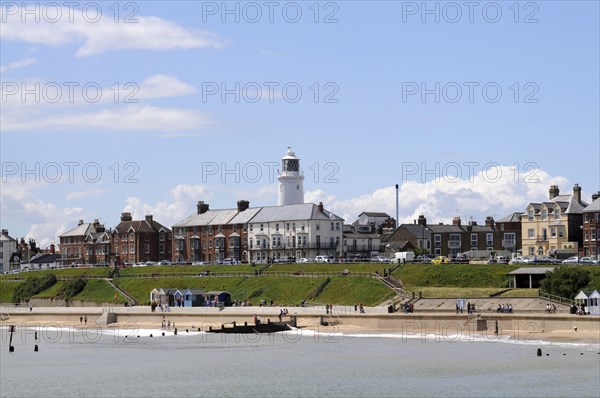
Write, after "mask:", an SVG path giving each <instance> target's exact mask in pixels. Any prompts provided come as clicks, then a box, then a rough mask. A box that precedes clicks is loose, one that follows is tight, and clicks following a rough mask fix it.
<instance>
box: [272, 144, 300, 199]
mask: <svg viewBox="0 0 600 398" xmlns="http://www.w3.org/2000/svg"><path fill="white" fill-rule="evenodd" d="M277 179H278V180H279V200H278V205H279V206H285V205H296V204H301V203H304V174H303V173H302V170H301V169H300V159H298V158H297V157H296V154H295V153H294V151H292V148H290V147H288V150H287V152H286V153H285V156H284V157H283V158H282V159H281V170H279V176H278V177H277Z"/></svg>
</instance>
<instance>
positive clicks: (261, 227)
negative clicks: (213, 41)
mask: <svg viewBox="0 0 600 398" xmlns="http://www.w3.org/2000/svg"><path fill="white" fill-rule="evenodd" d="M263 230H264V229H263V225H262V224H260V232H262V231H263Z"/></svg>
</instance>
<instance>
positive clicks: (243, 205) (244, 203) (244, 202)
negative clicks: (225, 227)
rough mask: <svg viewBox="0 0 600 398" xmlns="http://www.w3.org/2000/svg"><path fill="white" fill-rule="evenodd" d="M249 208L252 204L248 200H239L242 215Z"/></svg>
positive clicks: (239, 209)
mask: <svg viewBox="0 0 600 398" xmlns="http://www.w3.org/2000/svg"><path fill="white" fill-rule="evenodd" d="M248 207H250V202H248V201H247V200H238V201H237V209H238V212H240V213H241V212H243V211H244V210H246V209H248Z"/></svg>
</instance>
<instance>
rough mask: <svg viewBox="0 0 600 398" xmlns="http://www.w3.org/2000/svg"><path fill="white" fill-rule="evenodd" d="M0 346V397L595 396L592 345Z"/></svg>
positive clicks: (133, 342)
mask: <svg viewBox="0 0 600 398" xmlns="http://www.w3.org/2000/svg"><path fill="white" fill-rule="evenodd" d="M36 332H37V336H36ZM163 333H164V334H165V335H164V336H163ZM150 334H152V337H150ZM138 336H139V337H138ZM36 337H37V340H36ZM1 340H2V342H1V347H0V396H2V397H56V396H60V397H82V396H93V397H165V396H173V397H174V396H207V397H234V396H243V397H255V396H256V397H262V396H277V397H282V396H283V397H299V396H303V397H422V396H427V397H429V396H435V397H467V396H471V397H568V396H577V397H598V396H600V381H599V380H600V352H599V350H600V347H599V345H598V344H572V343H571V344H569V343H547V342H542V341H537V340H533V339H527V340H519V339H514V338H512V337H498V338H496V337H493V336H492V337H486V336H483V337H481V336H439V335H402V334H400V333H390V334H359V333H354V334H352V333H350V334H348V333H346V334H342V333H335V332H334V331H323V332H320V333H315V332H312V331H300V330H296V331H292V332H288V333H275V334H270V335H267V334H263V335H256V334H251V335H232V334H211V333H204V332H197V331H192V330H189V331H187V332H186V331H185V330H179V331H178V334H177V335H175V334H174V332H173V331H172V330H171V331H162V330H137V329H135V328H134V327H130V328H127V327H126V328H123V329H121V330H103V331H99V330H98V329H97V328H96V327H89V328H78V329H73V328H51V327H43V328H41V327H40V328H36V329H17V331H16V333H15V334H14V336H13V341H12V345H13V346H14V352H10V353H9V348H8V346H9V333H8V332H7V330H6V328H3V329H2V331H1ZM36 345H37V347H38V351H37V352H36V351H34V348H35V346H36ZM538 349H541V350H542V355H541V356H538Z"/></svg>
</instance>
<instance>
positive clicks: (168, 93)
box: [135, 74, 197, 99]
mask: <svg viewBox="0 0 600 398" xmlns="http://www.w3.org/2000/svg"><path fill="white" fill-rule="evenodd" d="M196 92H197V90H196V88H195V87H194V86H192V85H189V84H187V83H185V82H182V81H181V80H179V79H177V78H176V77H174V76H169V75H162V74H158V75H154V76H150V77H149V78H147V79H146V80H144V81H143V82H142V83H141V84H140V85H139V93H138V94H136V95H135V97H136V98H139V99H145V98H165V97H180V96H183V95H189V94H194V93H196Z"/></svg>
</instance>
